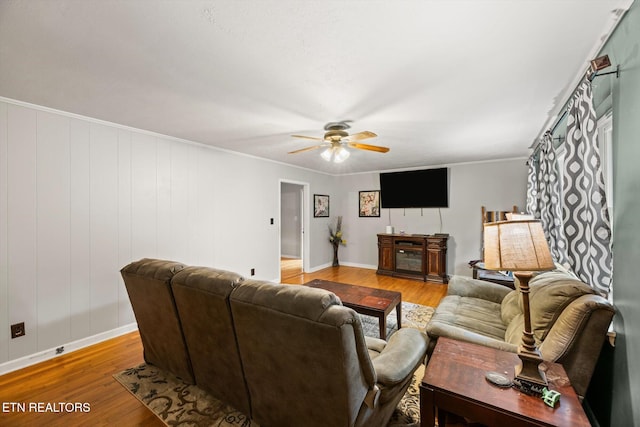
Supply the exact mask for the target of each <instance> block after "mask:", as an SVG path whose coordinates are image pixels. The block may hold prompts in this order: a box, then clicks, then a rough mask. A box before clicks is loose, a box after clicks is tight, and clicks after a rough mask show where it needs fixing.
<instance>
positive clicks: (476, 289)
mask: <svg viewBox="0 0 640 427" xmlns="http://www.w3.org/2000/svg"><path fill="white" fill-rule="evenodd" d="M511 291H512V289H509V288H507V287H506V286H502V285H498V284H497V283H492V282H487V281H486V280H478V279H472V278H470V277H465V276H453V277H452V278H451V280H449V289H448V291H447V295H458V296H462V297H471V298H480V299H484V300H488V301H493V302H495V303H498V304H500V303H501V302H502V300H503V299H504V297H506V296H507V294H508V293H509V292H511Z"/></svg>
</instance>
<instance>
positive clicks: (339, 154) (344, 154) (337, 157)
mask: <svg viewBox="0 0 640 427" xmlns="http://www.w3.org/2000/svg"><path fill="white" fill-rule="evenodd" d="M350 155H351V153H349V150H347V149H346V148H344V147H337V148H336V149H335V151H334V153H333V162H334V163H342V162H344V161H345V160H347V159H348V158H349V156H350Z"/></svg>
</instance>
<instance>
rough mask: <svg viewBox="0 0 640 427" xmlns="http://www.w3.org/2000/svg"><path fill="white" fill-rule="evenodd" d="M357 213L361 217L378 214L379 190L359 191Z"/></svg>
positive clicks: (376, 215) (377, 215)
mask: <svg viewBox="0 0 640 427" xmlns="http://www.w3.org/2000/svg"><path fill="white" fill-rule="evenodd" d="M358 199H359V208H358V213H359V216H361V217H379V216H380V191H379V190H373V191H360V192H359V197H358Z"/></svg>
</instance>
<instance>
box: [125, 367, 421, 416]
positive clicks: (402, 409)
mask: <svg viewBox="0 0 640 427" xmlns="http://www.w3.org/2000/svg"><path fill="white" fill-rule="evenodd" d="M423 376H424V365H421V366H420V367H419V368H418V370H416V372H415V374H414V375H413V379H412V381H411V385H410V386H409V389H408V390H407V392H406V393H405V395H404V396H403V398H402V400H400V402H399V403H398V406H397V407H396V409H395V411H394V413H393V415H392V416H391V420H390V421H389V424H388V427H417V426H419V425H420V390H419V386H420V381H421V379H422V377H423ZM113 377H114V378H115V379H116V380H117V381H118V382H119V383H120V384H122V385H123V386H124V388H126V389H127V390H129V392H130V393H131V394H133V395H134V396H135V397H136V398H137V399H138V400H139V401H141V402H142V403H143V404H144V405H145V406H146V407H147V408H149V409H150V410H151V411H152V412H153V413H154V414H156V416H157V417H158V418H159V419H160V420H161V421H162V422H164V423H165V425H167V426H199V427H205V426H207V427H209V426H215V427H238V426H240V427H259V425H258V424H257V423H256V422H254V421H251V420H250V419H249V418H248V417H247V416H246V415H244V414H243V413H242V412H240V411H237V410H236V409H234V408H233V407H231V406H229V405H227V404H225V403H223V402H221V401H220V400H218V399H216V398H214V397H213V396H211V395H210V394H208V393H207V392H206V391H204V390H202V389H201V388H199V387H198V386H195V385H189V384H185V383H184V382H183V381H182V380H181V379H179V378H177V377H175V376H173V375H171V374H170V373H168V372H166V371H163V370H162V369H159V368H157V367H155V366H153V365H147V364H145V363H143V364H142V365H140V366H136V367H135V368H129V369H127V370H125V371H122V372H120V373H119V374H115V375H114V376H113Z"/></svg>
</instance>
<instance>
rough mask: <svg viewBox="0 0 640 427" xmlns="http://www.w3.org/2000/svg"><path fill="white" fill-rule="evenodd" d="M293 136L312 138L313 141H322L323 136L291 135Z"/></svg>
mask: <svg viewBox="0 0 640 427" xmlns="http://www.w3.org/2000/svg"><path fill="white" fill-rule="evenodd" d="M291 136H292V137H294V138H304V139H312V140H314V141H324V139H323V138H316V137H315V136H305V135H291Z"/></svg>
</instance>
